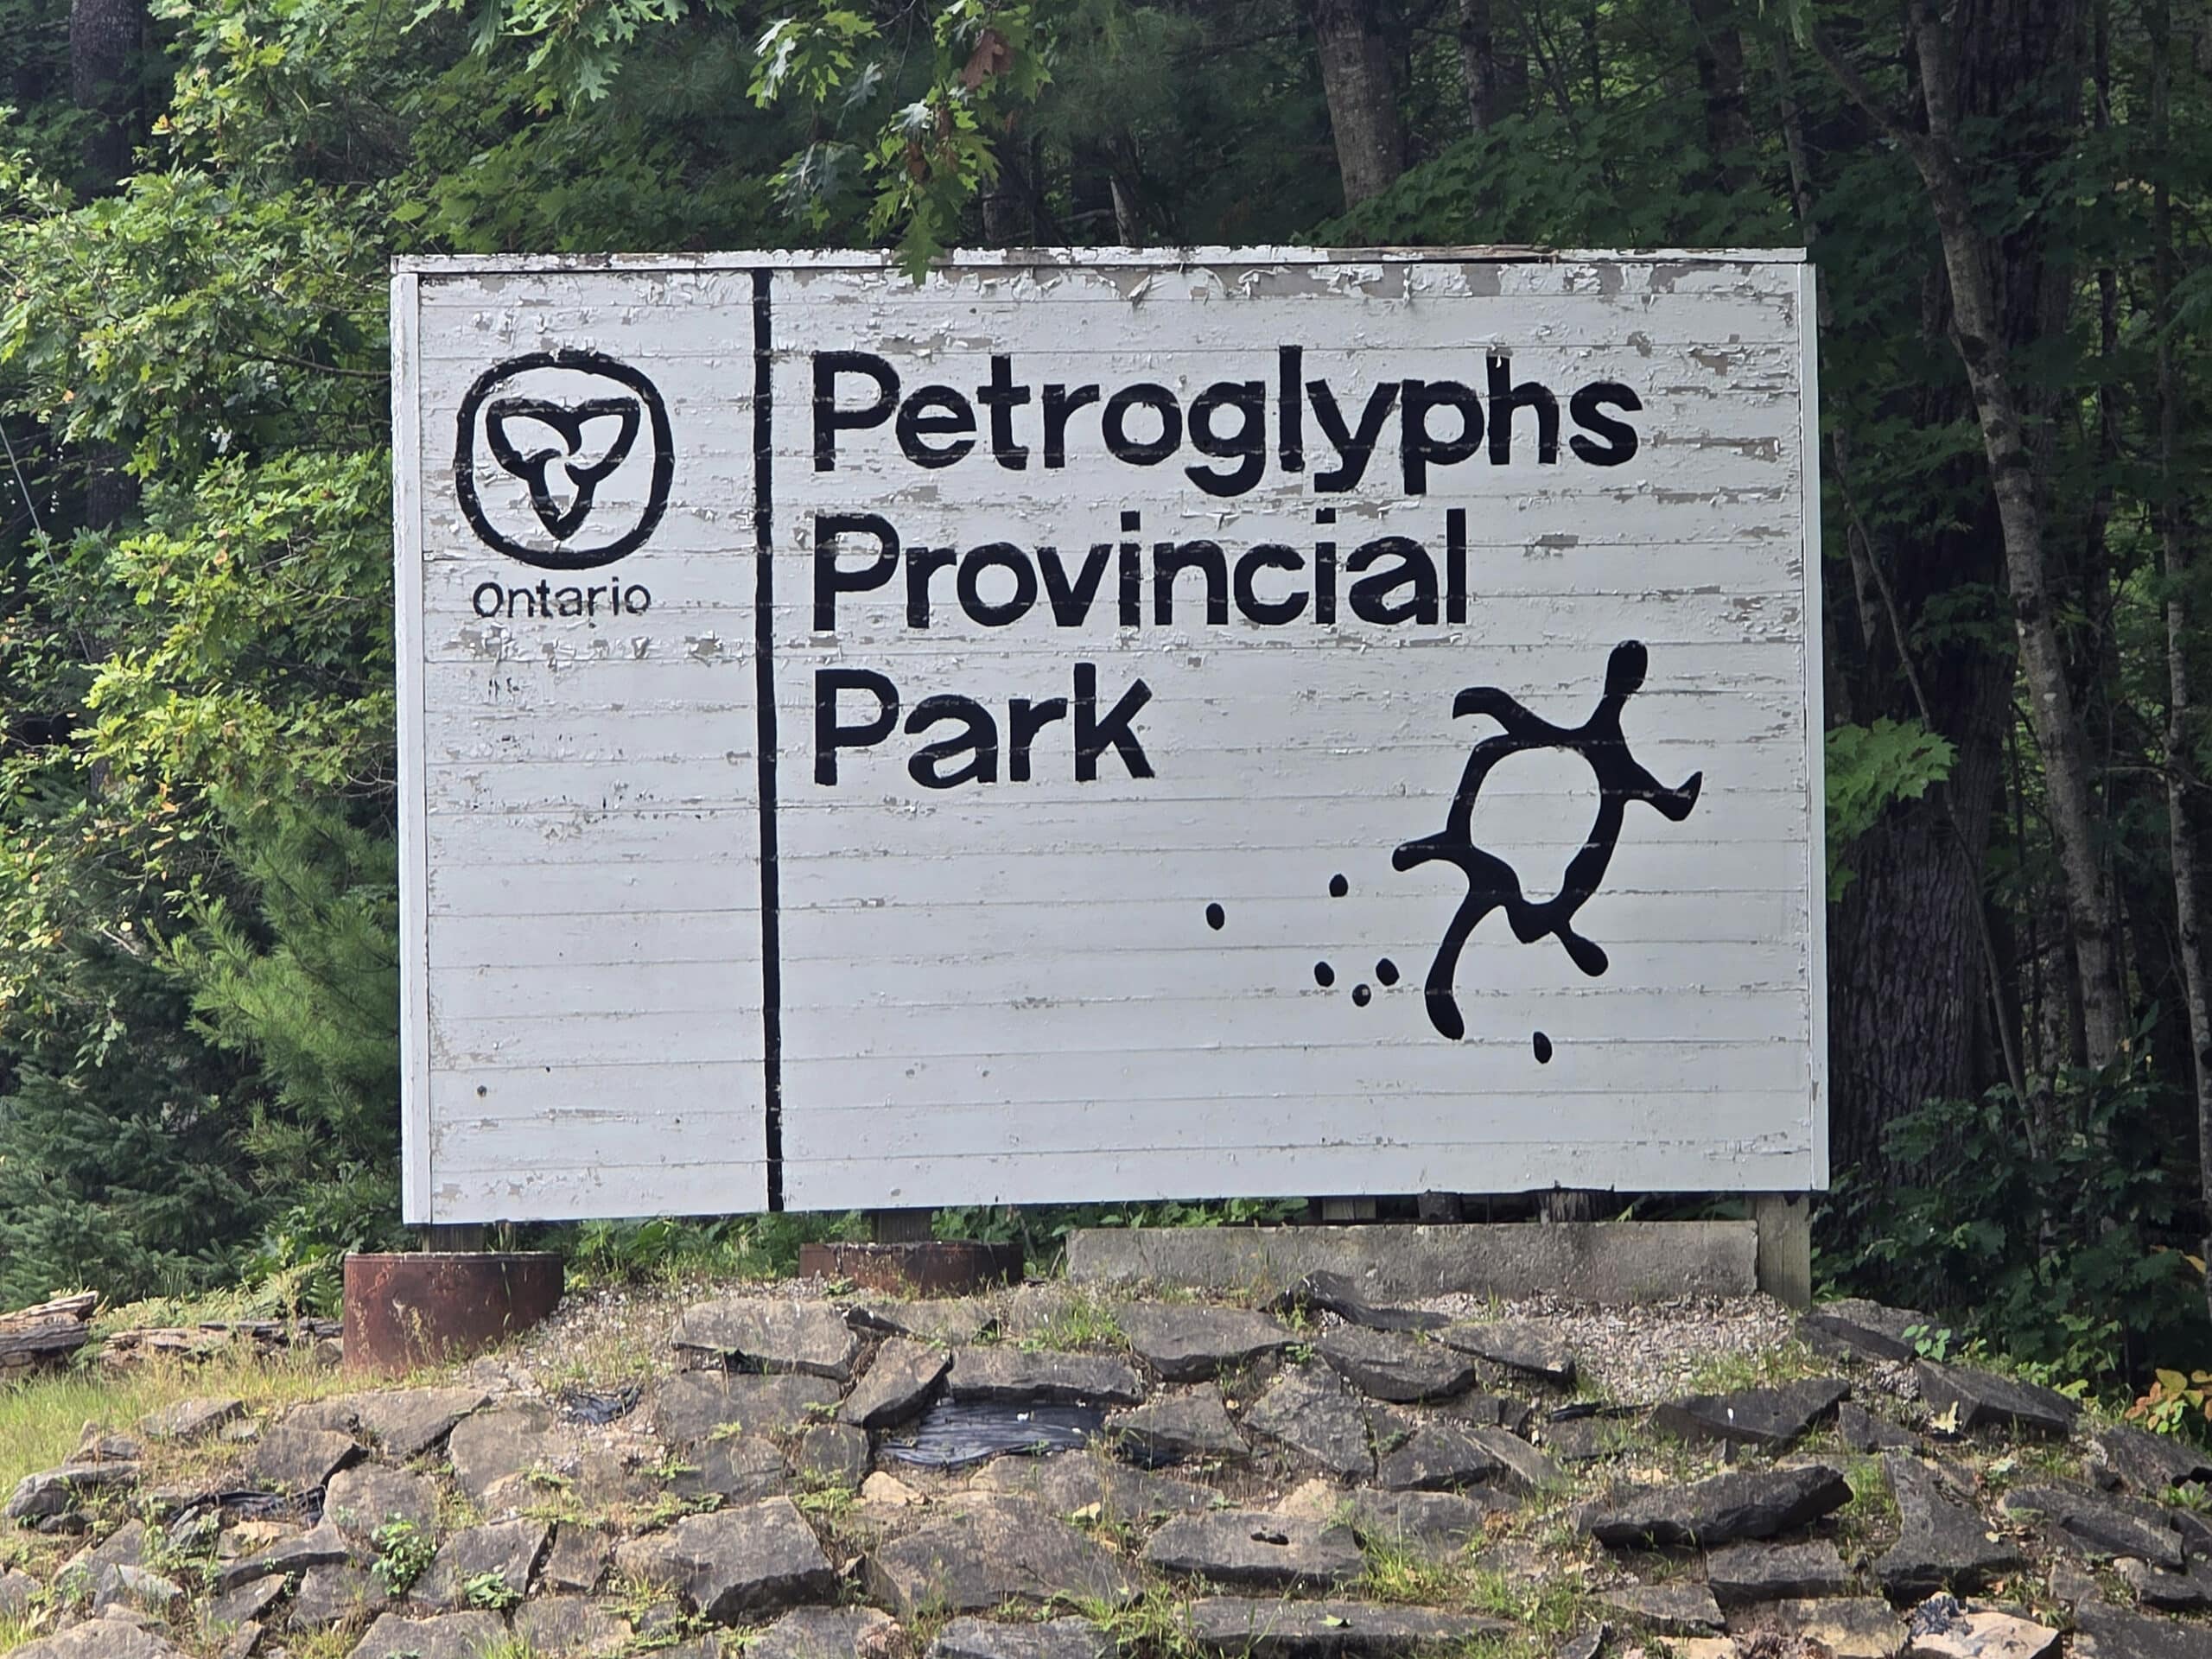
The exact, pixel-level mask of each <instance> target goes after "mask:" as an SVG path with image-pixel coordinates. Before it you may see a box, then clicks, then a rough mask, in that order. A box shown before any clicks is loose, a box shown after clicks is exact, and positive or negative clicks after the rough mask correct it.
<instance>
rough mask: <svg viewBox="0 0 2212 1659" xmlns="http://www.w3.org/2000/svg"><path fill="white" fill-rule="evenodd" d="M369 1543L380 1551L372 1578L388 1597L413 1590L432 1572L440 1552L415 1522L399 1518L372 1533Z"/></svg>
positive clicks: (371, 1565) (401, 1594) (373, 1562)
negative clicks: (432, 1565)
mask: <svg viewBox="0 0 2212 1659" xmlns="http://www.w3.org/2000/svg"><path fill="white" fill-rule="evenodd" d="M369 1541H370V1542H372V1543H373V1544H374V1545H375V1546H376V1550H377V1558H376V1560H374V1561H372V1562H371V1563H370V1565H369V1573H370V1576H371V1577H372V1578H374V1579H375V1580H376V1581H377V1582H378V1584H379V1585H381V1586H384V1592H385V1594H386V1595H388V1596H404V1595H405V1594H406V1593H407V1592H409V1591H410V1590H411V1589H413V1588H414V1587H415V1582H416V1580H418V1579H420V1578H421V1577H422V1576H423V1574H424V1573H427V1572H429V1570H430V1562H431V1561H432V1560H433V1559H435V1556H436V1555H437V1553H438V1546H437V1542H436V1541H435V1539H433V1538H431V1537H430V1536H429V1535H428V1534H426V1533H425V1532H424V1531H423V1529H422V1528H420V1527H418V1526H416V1524H415V1523H414V1522H412V1521H409V1520H405V1519H404V1518H402V1517H400V1516H393V1517H392V1518H391V1520H389V1521H387V1522H385V1523H384V1524H383V1525H382V1526H380V1527H378V1529H376V1530H375V1531H374V1532H372V1533H371V1534H370V1535H369Z"/></svg>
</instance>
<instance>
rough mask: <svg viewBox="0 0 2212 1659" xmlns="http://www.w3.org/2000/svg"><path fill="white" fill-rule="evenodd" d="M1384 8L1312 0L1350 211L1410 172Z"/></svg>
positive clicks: (1356, 1) (1377, 2)
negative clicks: (1401, 175)
mask: <svg viewBox="0 0 2212 1659" xmlns="http://www.w3.org/2000/svg"><path fill="white" fill-rule="evenodd" d="M1383 6H1384V0H1313V38H1314V41H1315V44H1316V47H1317V48H1318V50H1319V56H1320V60H1321V91H1322V94H1323V96H1324V97H1325V98H1326V99H1328V104H1329V127H1330V130H1331V131H1332V133H1333V135H1334V136H1335V139H1336V146H1337V171H1338V173H1339V174H1340V175H1342V177H1343V180H1344V206H1345V207H1358V206H1359V204H1360V203H1361V202H1363V201H1365V200H1367V199H1368V198H1369V197H1370V196H1373V195H1376V194H1380V193H1381V192H1383V191H1384V190H1387V189H1389V187H1390V186H1391V184H1392V183H1393V182H1395V180H1396V179H1397V176H1398V175H1400V174H1401V173H1402V172H1404V171H1405V170H1406V129H1405V123H1404V121H1403V119H1402V117H1401V116H1400V114H1399V111H1398V76H1397V70H1396V67H1395V63H1394V61H1393V60H1392V57H1391V53H1390V37H1389V29H1388V27H1387V23H1388V19H1387V18H1386V17H1385V16H1384V15H1383Z"/></svg>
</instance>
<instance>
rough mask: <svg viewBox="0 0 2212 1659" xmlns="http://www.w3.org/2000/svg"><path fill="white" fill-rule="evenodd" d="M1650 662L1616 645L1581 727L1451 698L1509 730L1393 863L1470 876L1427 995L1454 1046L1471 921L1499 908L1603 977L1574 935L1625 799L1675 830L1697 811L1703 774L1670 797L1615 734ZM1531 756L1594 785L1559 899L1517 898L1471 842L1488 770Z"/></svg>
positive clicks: (1472, 698)
mask: <svg viewBox="0 0 2212 1659" xmlns="http://www.w3.org/2000/svg"><path fill="white" fill-rule="evenodd" d="M1649 661H1650V658H1649V652H1646V651H1645V650H1644V648H1643V644H1642V643H1641V642H1640V641H1638V640H1635V639H1626V640H1624V641H1622V642H1621V643H1620V644H1619V645H1616V646H1614V647H1613V654H1612V657H1611V659H1610V660H1609V661H1608V662H1607V663H1606V664H1605V696H1603V697H1601V698H1599V702H1598V707H1597V708H1596V709H1595V710H1593V711H1592V714H1591V715H1590V718H1589V719H1587V720H1586V721H1583V722H1582V724H1580V726H1574V727H1566V726H1554V725H1553V724H1552V723H1551V721H1548V720H1544V719H1542V718H1541V717H1540V716H1538V715H1534V714H1531V713H1530V712H1529V710H1528V709H1524V708H1522V706H1521V704H1520V702H1518V701H1517V700H1516V698H1514V697H1512V696H1510V695H1508V694H1507V693H1506V692H1505V691H1503V690H1501V689H1500V688H1498V687H1497V686H1494V685H1475V686H1469V687H1468V688H1467V689H1466V690H1464V691H1462V692H1460V693H1459V696H1458V697H1457V698H1455V699H1454V700H1453V702H1452V718H1453V719H1455V720H1456V719H1458V718H1459V717H1460V716H1461V715H1489V716H1490V717H1491V719H1492V720H1494V721H1497V723H1498V724H1499V725H1500V726H1502V727H1503V728H1505V729H1504V731H1503V733H1502V734H1500V735H1498V736H1496V737H1488V738H1484V740H1483V741H1481V742H1479V743H1478V744H1476V745H1475V747H1474V752H1473V753H1471V754H1470V755H1468V757H1467V766H1466V770H1465V772H1462V773H1461V774H1460V777H1459V790H1458V791H1457V792H1456V793H1454V794H1453V796H1452V809H1451V810H1450V811H1449V812H1448V813H1447V814H1446V817H1445V821H1444V828H1443V829H1442V830H1441V831H1440V833H1438V834H1436V835H1433V836H1422V837H1421V839H1420V840H1418V841H1409V842H1406V843H1405V845H1403V846H1402V847H1401V848H1399V849H1397V851H1396V852H1395V853H1393V854H1392V855H1390V864H1391V867H1392V868H1394V869H1398V870H1410V869H1412V868H1414V867H1415V866H1417V865H1421V864H1427V863H1430V862H1432V861H1442V862H1444V863H1446V864H1451V865H1453V866H1455V867H1456V868H1458V869H1459V872H1460V873H1461V874H1464V875H1465V877H1466V878H1467V897H1466V899H1465V900H1464V901H1463V902H1462V903H1461V904H1460V906H1459V910H1458V911H1457V912H1455V913H1454V914H1453V915H1452V920H1451V923H1450V925H1448V926H1446V928H1445V930H1444V941H1443V943H1442V944H1440V945H1438V946H1437V950H1436V960H1435V961H1434V962H1433V963H1431V964H1430V966H1429V970H1428V981H1427V988H1426V995H1427V1007H1428V1018H1429V1022H1430V1023H1431V1024H1432V1025H1433V1026H1434V1027H1436V1028H1437V1030H1438V1031H1440V1032H1441V1033H1443V1034H1444V1035H1445V1036H1446V1037H1450V1038H1454V1039H1457V1038H1459V1037H1463V1036H1465V1034H1466V1030H1467V1022H1466V1020H1465V1019H1464V1018H1463V1017H1462V1016H1461V1014H1460V1012H1459V1000H1458V998H1457V996H1456V995H1454V994H1453V991H1452V982H1453V981H1454V980H1455V979H1456V978H1457V977H1458V975H1459V952H1460V950H1462V949H1463V948H1464V947H1465V944H1466V943H1467V936H1468V935H1469V934H1471V933H1472V932H1473V931H1475V925H1476V924H1477V923H1478V922H1480V921H1481V920H1482V918H1484V917H1485V916H1487V915H1489V914H1490V912H1491V911H1493V910H1503V912H1505V919H1506V921H1507V923H1508V924H1509V925H1510V926H1511V927H1512V929H1513V937H1514V938H1517V939H1519V940H1520V941H1521V943H1522V944H1535V942H1536V941H1537V940H1538V939H1541V938H1543V937H1544V936H1545V935H1546V934H1550V935H1551V936H1552V937H1554V938H1556V939H1558V940H1559V942H1560V944H1561V945H1562V946H1563V947H1564V948H1565V949H1566V951H1567V955H1568V956H1569V957H1572V958H1573V962H1574V965H1575V966H1576V967H1578V968H1580V969H1581V970H1582V971H1583V972H1584V973H1586V974H1589V975H1591V976H1593V977H1594V976H1597V975H1599V974H1602V973H1604V972H1605V968H1606V957H1605V950H1604V947H1602V946H1601V945H1599V944H1598V943H1597V942H1596V941H1595V940H1592V939H1587V938H1584V937H1583V936H1582V935H1580V933H1577V932H1576V931H1574V925H1573V924H1574V912H1576V911H1578V910H1580V908H1581V907H1582V906H1583V905H1584V904H1585V903H1586V902H1587V901H1588V900H1589V899H1590V897H1591V896H1592V894H1593V893H1596V892H1597V891H1598V886H1599V883H1600V882H1601V881H1603V880H1605V868H1606V866H1608V865H1609V864H1611V862H1612V858H1613V849H1614V847H1615V846H1616V845H1617V844H1618V842H1619V841H1620V836H1621V819H1622V817H1623V814H1624V810H1625V808H1626V807H1627V805H1628V804H1629V803H1630V801H1643V802H1644V803H1645V804H1648V805H1650V806H1653V807H1656V809H1658V811H1659V814H1660V816H1661V817H1664V818H1666V819H1667V820H1669V822H1670V823H1681V821H1682V820H1683V819H1684V818H1687V817H1689V815H1690V809H1691V808H1692V807H1694V806H1695V805H1696V804H1697V792H1698V786H1699V785H1700V783H1701V782H1702V781H1703V780H1704V777H1705V774H1704V773H1703V772H1693V773H1691V774H1690V777H1689V780H1688V782H1687V783H1685V784H1683V785H1681V787H1680V788H1678V789H1668V788H1666V787H1665V786H1664V785H1662V784H1661V783H1660V782H1659V780H1658V779H1656V778H1654V777H1653V776H1652V775H1651V774H1650V773H1649V772H1647V771H1645V770H1644V769H1643V766H1642V765H1641V764H1639V763H1638V762H1637V760H1636V759H1635V758H1634V757H1633V756H1631V755H1630V753H1629V752H1628V740H1627V739H1626V738H1625V737H1624V735H1622V733H1621V708H1622V706H1623V705H1624V703H1626V702H1628V700H1629V698H1630V697H1631V696H1634V695H1635V694H1636V691H1637V688H1639V687H1640V686H1642V685H1643V676H1644V671H1645V669H1646V668H1647V667H1648V666H1649ZM1530 749H1563V750H1567V751H1568V752H1570V753H1574V754H1579V755H1580V756H1581V757H1582V758H1583V759H1584V760H1586V761H1588V762H1589V763H1590V770H1591V771H1592V772H1593V773H1595V774H1596V776H1597V779H1598V817H1597V819H1596V821H1595V822H1594V823H1592V824H1591V826H1590V834H1589V836H1588V838H1587V839H1586V841H1584V842H1583V844H1582V846H1581V849H1580V850H1579V851H1577V852H1576V854H1575V855H1574V856H1573V859H1572V860H1571V861H1569V862H1568V864H1567V879H1566V880H1564V881H1563V882H1562V883H1561V884H1560V890H1559V892H1558V893H1556V894H1555V895H1554V896H1553V897H1552V898H1549V899H1544V900H1542V901H1541V902H1540V903H1539V902H1532V901H1531V900H1530V899H1529V898H1528V897H1527V896H1526V895H1525V894H1524V893H1522V891H1521V878H1520V876H1519V875H1518V874H1516V872H1515V870H1514V868H1513V867H1512V866H1511V865H1510V864H1508V863H1507V862H1506V861H1504V860H1503V859H1502V858H1499V857H1498V856H1497V855H1495V854H1492V853H1486V852H1484V850H1483V849H1481V848H1479V847H1478V846H1476V845H1475V844H1474V840H1473V836H1472V834H1471V827H1472V822H1473V817H1474V810H1475V798H1476V797H1477V796H1478V795H1480V794H1481V793H1482V788H1483V784H1484V781H1485V780H1486V779H1488V778H1489V777H1490V774H1491V768H1492V767H1494V766H1497V763H1498V762H1499V761H1501V760H1504V759H1505V758H1506V757H1507V756H1508V755H1512V754H1521V753H1525V752H1527V751H1529V750H1530ZM1535 1041H1536V1045H1537V1047H1536V1057H1537V1058H1539V1059H1540V1060H1541V1059H1548V1058H1550V1056H1549V1053H1548V1050H1549V1048H1550V1046H1551V1045H1550V1044H1549V1043H1548V1041H1546V1040H1545V1039H1543V1038H1542V1037H1541V1036H1539V1037H1538V1038H1537V1039H1535Z"/></svg>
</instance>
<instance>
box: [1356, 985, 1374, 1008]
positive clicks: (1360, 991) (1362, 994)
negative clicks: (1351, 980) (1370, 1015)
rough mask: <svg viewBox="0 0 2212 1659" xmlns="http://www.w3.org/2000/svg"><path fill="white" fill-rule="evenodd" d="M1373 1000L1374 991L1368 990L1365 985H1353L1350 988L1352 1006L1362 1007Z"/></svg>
mask: <svg viewBox="0 0 2212 1659" xmlns="http://www.w3.org/2000/svg"><path fill="white" fill-rule="evenodd" d="M1374 1000H1375V993H1374V992H1372V991H1370V990H1369V989H1368V988H1367V987H1366V986H1364V985H1355V986H1353V987H1352V988H1351V1001H1352V1006H1353V1007H1356V1008H1363V1007H1366V1006H1367V1005H1368V1004H1369V1003H1370V1002H1372V1001H1374Z"/></svg>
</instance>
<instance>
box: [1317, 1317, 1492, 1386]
mask: <svg viewBox="0 0 2212 1659" xmlns="http://www.w3.org/2000/svg"><path fill="white" fill-rule="evenodd" d="M1314 1346H1315V1348H1316V1349H1317V1350H1318V1351H1319V1353H1320V1355H1321V1357H1322V1358H1324V1359H1325V1360H1327V1361H1328V1362H1329V1363H1330V1364H1332V1366H1334V1367H1335V1368H1336V1369H1337V1371H1338V1375H1339V1376H1342V1377H1343V1378H1344V1381H1345V1382H1347V1383H1351V1385H1352V1387H1354V1388H1355V1389H1358V1390H1359V1391H1360V1392H1361V1393H1362V1394H1363V1395H1366V1396H1367V1397H1368V1398H1369V1399H1370V1400H1388V1401H1392V1402H1397V1403H1399V1404H1403V1405H1411V1404H1413V1403H1414V1402H1418V1401H1422V1400H1441V1399H1443V1398H1444V1397H1446V1395H1454V1394H1463V1393H1465V1391H1466V1390H1467V1389H1468V1388H1470V1387H1471V1385H1472V1384H1473V1383H1474V1380H1475V1366H1474V1362H1473V1361H1471V1360H1470V1359H1469V1358H1467V1357H1466V1356H1465V1355H1464V1354H1461V1353H1459V1352H1457V1351H1454V1350H1452V1349H1450V1348H1447V1347H1446V1346H1445V1345H1444V1344H1442V1343H1439V1342H1428V1341H1426V1340H1424V1339H1423V1338H1420V1337H1416V1336H1411V1335H1408V1334H1405V1333H1402V1332H1391V1331H1363V1330H1362V1329H1361V1328H1360V1327H1359V1326H1357V1325H1339V1326H1338V1328H1337V1329H1335V1330H1333V1331H1331V1332H1328V1333H1327V1334H1326V1335H1325V1336H1324V1337H1323V1338H1321V1339H1320V1341H1319V1342H1318V1343H1316V1344H1314Z"/></svg>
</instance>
